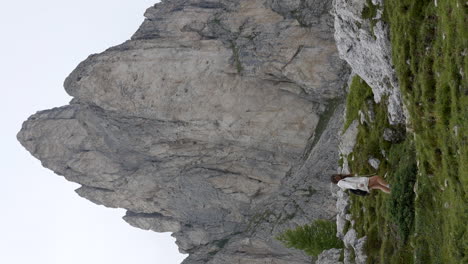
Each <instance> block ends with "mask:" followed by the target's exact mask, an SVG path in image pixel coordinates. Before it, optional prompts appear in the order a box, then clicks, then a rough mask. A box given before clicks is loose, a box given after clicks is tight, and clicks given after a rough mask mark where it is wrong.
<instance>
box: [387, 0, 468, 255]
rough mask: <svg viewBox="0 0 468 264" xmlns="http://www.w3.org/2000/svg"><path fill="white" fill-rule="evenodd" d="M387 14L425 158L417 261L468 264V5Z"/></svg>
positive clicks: (403, 0) (403, 7) (405, 7)
mask: <svg viewBox="0 0 468 264" xmlns="http://www.w3.org/2000/svg"><path fill="white" fill-rule="evenodd" d="M385 11H386V17H387V19H388V21H389V23H390V29H391V42H392V49H393V62H394V64H395V66H396V70H397V73H398V78H399V82H400V85H401V90H402V93H403V95H404V97H405V100H406V102H407V106H408V109H409V111H410V114H411V117H412V118H411V123H412V124H411V127H412V129H413V130H414V133H415V135H414V138H415V147H416V155H417V159H418V161H419V175H418V177H417V182H418V189H417V195H418V198H417V199H416V200H415V226H414V232H413V234H414V235H413V236H414V237H413V241H412V244H413V245H414V252H415V259H414V262H415V263H468V256H467V248H468V239H467V228H466V226H467V224H466V223H467V221H468V213H467V204H468V203H467V200H468V199H467V198H468V197H467V193H466V191H467V187H468V145H467V141H468V134H467V131H468V81H467V77H468V67H467V65H468V54H467V53H468V26H467V25H468V15H467V14H468V6H467V4H466V1H460V0H458V1H457V0H452V1H438V7H435V6H434V1H412V0H389V1H386V10H385ZM463 54H465V55H463Z"/></svg>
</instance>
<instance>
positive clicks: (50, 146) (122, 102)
mask: <svg viewBox="0 0 468 264" xmlns="http://www.w3.org/2000/svg"><path fill="white" fill-rule="evenodd" d="M331 8H332V1H328V0H288V1H278V0H248V1H240V0H211V1H207V0H167V1H162V2H161V3H158V4H156V5H154V6H153V7H150V8H149V9H148V10H147V11H146V13H145V17H146V19H145V21H144V22H143V24H142V25H141V26H140V28H139V29H138V30H137V32H136V33H135V34H134V35H133V36H132V38H131V40H129V41H127V42H125V43H123V44H121V45H118V46H115V47H112V48H110V49H108V50H106V51H105V52H103V53H101V54H96V55H91V56H90V57H88V58H87V59H86V60H85V61H83V62H82V63H81V64H80V65H78V67H77V68H76V69H75V70H74V71H73V72H72V73H71V74H70V76H68V78H67V79H66V80H65V89H66V91H67V92H68V93H69V94H70V95H71V96H73V97H74V99H73V100H72V101H71V102H70V104H69V105H66V106H62V107H59V108H54V109H51V110H45V111H41V112H38V113H36V114H35V115H33V116H31V117H30V118H29V119H28V120H27V121H26V122H25V123H24V124H23V127H22V130H21V131H20V132H19V134H18V139H19V141H20V142H21V143H22V144H23V146H24V147H25V148H26V149H28V150H29V151H30V152H31V154H32V155H34V156H35V157H36V158H38V159H40V160H41V161H42V164H43V166H45V167H47V168H49V169H51V170H53V171H54V172H55V173H57V174H59V175H62V176H64V177H65V178H66V179H67V180H70V181H73V182H76V183H79V184H81V185H82V187H81V188H79V189H77V190H76V191H77V193H78V194H79V195H80V196H82V197H84V198H86V199H88V200H90V201H92V202H94V203H96V204H102V205H105V206H107V207H119V208H125V209H126V210H127V214H126V216H125V217H124V220H125V221H127V222H128V223H129V224H131V225H133V226H135V227H139V228H143V229H151V230H154V231H156V232H168V231H169V232H173V236H174V237H176V239H177V245H178V247H179V249H180V251H181V252H185V253H189V256H188V257H187V258H186V260H185V261H184V262H183V263H185V264H195V263H212V264H215V263H219V264H221V263H223V264H224V263H254V264H255V263H277V264H281V263H288V264H303V263H310V261H311V260H310V257H308V256H306V255H304V254H303V253H301V252H299V251H297V250H289V249H286V248H285V247H284V246H283V245H281V244H280V242H278V241H277V240H276V239H275V238H274V237H275V235H276V234H278V233H279V232H280V231H282V230H284V229H286V228H291V227H294V226H296V225H298V224H306V223H310V222H311V221H312V220H313V219H317V218H325V219H331V218H333V217H334V214H335V200H334V199H333V198H332V196H331V193H330V190H329V187H330V185H329V181H328V178H329V175H330V174H331V173H334V172H335V171H336V168H337V160H338V134H339V131H340V130H341V127H342V119H343V111H344V105H343V103H344V100H343V98H344V94H345V84H346V81H347V78H348V75H349V69H348V66H347V65H346V63H345V62H344V61H342V60H340V58H339V55H338V50H337V48H336V44H335V40H334V29H333V27H334V18H333V16H332V15H331V14H330V11H331ZM335 27H336V25H335Z"/></svg>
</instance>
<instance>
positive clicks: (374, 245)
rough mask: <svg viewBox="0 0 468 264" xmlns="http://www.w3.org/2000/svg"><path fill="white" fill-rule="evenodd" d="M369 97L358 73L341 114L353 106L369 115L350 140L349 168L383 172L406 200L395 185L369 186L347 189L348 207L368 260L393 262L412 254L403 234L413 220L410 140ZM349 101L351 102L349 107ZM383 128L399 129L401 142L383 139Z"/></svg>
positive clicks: (406, 259)
mask: <svg viewBox="0 0 468 264" xmlns="http://www.w3.org/2000/svg"><path fill="white" fill-rule="evenodd" d="M360 95H364V96H362V97H360ZM369 98H373V94H372V90H371V89H370V87H369V86H368V85H367V84H366V83H365V82H364V81H362V80H361V79H360V78H359V77H355V78H354V79H353V81H352V84H351V87H350V93H349V94H348V101H347V103H348V105H347V115H346V120H353V118H354V119H355V118H357V117H358V114H357V113H358V111H359V110H361V111H363V112H364V113H367V111H368V110H370V109H373V112H374V121H373V122H368V123H364V124H362V125H359V127H358V131H359V133H358V136H357V141H356V146H355V148H354V151H353V153H352V154H351V155H350V157H348V160H349V164H350V168H351V171H352V172H353V173H357V174H360V175H365V174H373V173H376V174H378V175H381V176H384V175H386V180H387V181H389V182H391V183H392V189H393V190H401V191H402V192H403V193H404V194H405V195H406V196H404V197H405V198H406V199H409V201H408V200H406V199H403V200H402V199H401V198H402V196H401V193H399V194H398V191H396V192H395V193H392V195H387V194H384V193H381V192H378V191H372V192H371V194H370V195H368V196H366V197H360V196H355V195H352V196H351V197H352V198H351V199H352V206H351V213H352V215H353V218H354V219H355V220H356V224H355V229H356V231H357V232H358V234H359V236H367V237H368V243H367V244H366V250H367V254H368V257H369V258H368V262H369V263H387V261H389V260H390V259H393V263H409V261H411V258H412V256H411V249H410V248H409V247H410V246H409V241H407V237H409V234H410V233H411V229H412V226H413V220H412V219H414V206H413V203H411V202H410V201H411V200H412V198H413V197H412V195H413V192H412V188H413V184H414V179H415V178H416V170H415V167H416V160H415V152H414V144H413V143H412V141H411V140H410V139H406V140H404V138H405V130H404V127H403V126H401V125H400V126H391V125H390V124H389V123H388V113H387V107H386V105H385V104H383V103H381V104H375V103H374V102H373V101H370V102H369ZM383 101H385V100H382V102H383ZM350 105H351V106H353V107H351V108H349V106H350ZM367 119H369V118H367ZM386 128H390V129H393V130H394V131H399V132H400V134H402V140H401V142H398V143H393V144H392V143H390V142H387V141H385V140H384V139H383V133H384V130H385V129H386ZM371 157H373V158H377V159H379V160H380V161H381V163H380V166H379V169H378V170H377V171H376V170H375V169H374V168H372V167H371V166H370V165H369V163H368V160H369V158H371ZM395 194H398V195H395ZM408 229H409V230H408ZM389 256H392V257H391V258H390V257H389Z"/></svg>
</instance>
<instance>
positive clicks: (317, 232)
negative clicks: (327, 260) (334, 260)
mask: <svg viewBox="0 0 468 264" xmlns="http://www.w3.org/2000/svg"><path fill="white" fill-rule="evenodd" d="M276 239H278V240H279V241H281V242H282V243H283V244H284V245H285V246H286V247H288V248H295V249H300V250H304V251H305V252H306V253H307V254H308V255H310V256H318V255H319V254H320V253H321V252H322V251H324V250H327V249H331V248H343V241H341V240H340V239H338V238H337V237H336V224H335V222H332V221H328V220H316V221H314V222H313V223H311V224H309V225H303V226H298V227H296V228H295V229H289V230H286V231H285V232H283V233H282V234H280V235H278V236H277V237H276Z"/></svg>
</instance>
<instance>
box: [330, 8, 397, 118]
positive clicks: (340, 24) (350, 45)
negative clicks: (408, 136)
mask: <svg viewBox="0 0 468 264" xmlns="http://www.w3.org/2000/svg"><path fill="white" fill-rule="evenodd" d="M371 4H372V5H373V6H374V7H370V6H369V4H368V1H366V0H334V6H333V13H334V15H335V39H336V45H337V47H338V50H339V53H340V56H341V58H343V59H344V60H346V61H347V62H348V63H349V65H350V66H351V68H352V69H353V72H355V73H356V74H358V75H359V76H360V77H361V78H362V79H364V80H365V81H366V83H367V84H368V85H369V86H370V87H371V88H372V91H373V93H374V100H375V102H376V103H379V102H380V101H381V100H382V98H385V99H386V104H387V106H388V112H389V122H390V123H391V124H398V123H400V124H402V123H405V121H406V118H405V110H404V106H403V102H402V98H401V94H400V88H399V84H398V80H397V77H396V72H395V70H394V68H393V64H392V61H391V58H392V54H391V45H390V38H389V29H388V24H386V23H385V22H384V21H383V20H382V10H383V4H384V3H383V0H372V3H371ZM371 8H375V9H376V12H375V16H373V17H369V18H363V14H365V12H364V10H365V9H367V10H366V11H367V13H368V14H366V15H367V16H369V14H370V13H371V12H370V11H369V10H370V9H371ZM372 15H374V14H372Z"/></svg>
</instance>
